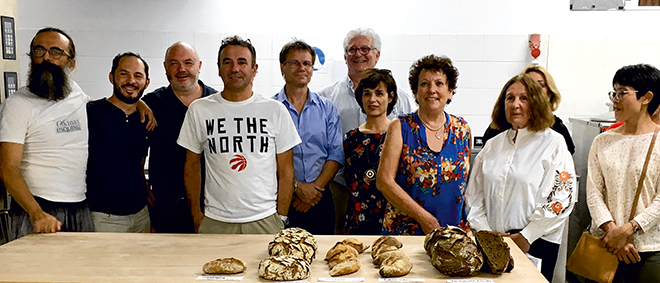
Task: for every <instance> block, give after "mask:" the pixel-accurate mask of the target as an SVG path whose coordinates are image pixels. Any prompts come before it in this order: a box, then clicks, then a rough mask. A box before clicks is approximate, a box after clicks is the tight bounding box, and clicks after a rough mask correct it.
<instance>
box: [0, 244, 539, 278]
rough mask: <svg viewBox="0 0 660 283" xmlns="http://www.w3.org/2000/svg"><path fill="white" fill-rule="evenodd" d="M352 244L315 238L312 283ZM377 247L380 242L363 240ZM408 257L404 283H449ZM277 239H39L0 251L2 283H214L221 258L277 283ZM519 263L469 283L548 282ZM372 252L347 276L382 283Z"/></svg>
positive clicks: (420, 252)
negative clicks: (421, 281) (331, 256)
mask: <svg viewBox="0 0 660 283" xmlns="http://www.w3.org/2000/svg"><path fill="white" fill-rule="evenodd" d="M345 237H346V236H316V239H317V241H318V244H319V251H318V254H317V256H316V259H315V260H314V262H313V263H312V271H311V275H310V277H309V278H308V279H307V280H308V281H309V282H318V281H317V280H318V278H319V277H330V275H329V272H328V267H327V264H326V262H325V261H324V260H323V258H324V257H325V253H326V252H327V251H328V250H329V249H330V248H331V247H332V246H333V245H334V244H335V243H336V242H337V241H341V240H343V239H344V238H345ZM356 238H358V239H359V240H361V241H363V242H365V243H368V244H371V243H372V242H373V241H374V240H375V239H377V238H378V237H377V236H357V237H356ZM396 238H397V239H398V240H399V241H401V242H402V243H403V244H404V245H403V248H402V250H403V251H404V252H406V254H408V256H409V257H410V258H411V260H412V262H413V269H412V270H411V272H410V274H408V275H406V276H404V277H403V278H425V280H426V282H446V279H461V278H451V277H447V276H445V275H443V274H441V273H440V272H438V271H437V270H436V269H435V268H434V267H433V266H432V265H431V262H430V259H429V257H428V255H426V252H425V251H424V247H423V243H424V237H419V236H397V237H396ZM272 239H273V235H174V234H120V233H117V234H113V233H62V232H60V233H55V234H34V235H29V236H26V237H23V238H21V239H18V240H15V241H13V242H10V243H8V244H5V245H3V246H0V282H197V283H201V282H210V281H199V280H196V278H197V277H198V276H200V275H203V272H202V266H203V265H204V263H206V262H207V261H210V260H214V259H217V258H223V257H237V258H240V259H242V260H243V261H244V262H245V263H246V265H247V270H246V271H245V272H244V273H242V274H239V275H236V276H244V278H243V280H242V281H241V282H272V281H268V280H264V279H262V278H260V277H259V276H258V272H257V270H258V266H259V261H261V260H262V259H264V258H266V257H268V253H267V247H268V242H270V241H271V240H272ZM507 242H508V243H509V246H511V253H512V255H513V257H514V259H515V263H516V264H515V269H514V270H513V271H512V272H511V273H504V274H503V275H499V276H498V275H492V274H484V273H477V274H476V275H477V276H474V277H471V278H470V279H492V280H493V281H494V282H524V283H534V282H547V281H546V280H545V278H544V277H543V276H542V275H541V274H540V273H539V272H538V270H537V269H536V268H535V267H534V266H533V265H532V263H531V262H530V261H529V260H528V259H527V258H526V257H525V255H524V254H523V253H522V252H521V251H520V250H519V249H518V248H517V247H516V245H515V244H513V242H511V240H510V239H508V238H507ZM369 252H370V250H367V251H366V252H365V253H363V254H361V255H360V256H359V258H360V260H361V263H362V268H360V270H359V271H358V272H357V273H353V274H349V275H345V276H342V277H340V278H346V277H363V278H365V282H378V278H379V275H378V269H376V268H375V267H374V265H373V264H372V263H371V255H370V253H369Z"/></svg>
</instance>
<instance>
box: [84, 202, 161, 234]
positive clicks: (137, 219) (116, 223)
mask: <svg viewBox="0 0 660 283" xmlns="http://www.w3.org/2000/svg"><path fill="white" fill-rule="evenodd" d="M91 214H92V221H93V222H94V230H95V231H96V232H112V233H149V232H150V231H151V222H150V221H149V211H148V210H147V207H146V206H145V207H144V208H143V209H142V210H140V211H138V212H137V213H135V214H129V215H115V214H107V213H103V212H95V211H92V212H91Z"/></svg>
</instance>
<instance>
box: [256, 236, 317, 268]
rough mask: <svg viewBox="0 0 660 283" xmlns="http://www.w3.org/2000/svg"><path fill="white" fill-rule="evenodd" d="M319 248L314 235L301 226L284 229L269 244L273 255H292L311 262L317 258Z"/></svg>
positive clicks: (269, 249) (269, 250) (269, 251)
mask: <svg viewBox="0 0 660 283" xmlns="http://www.w3.org/2000/svg"><path fill="white" fill-rule="evenodd" d="M317 249H318V245H317V243H316V239H315V238H314V236H312V234H310V233H309V232H307V231H306V230H304V229H300V228H287V229H284V230H282V231H280V232H279V233H278V234H277V235H275V239H273V241H272V242H270V243H269V244H268V253H269V254H270V255H271V256H280V255H292V256H296V257H299V258H302V259H304V260H305V261H307V263H310V264H311V263H312V260H314V258H316V251H317Z"/></svg>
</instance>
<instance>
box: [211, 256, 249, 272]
mask: <svg viewBox="0 0 660 283" xmlns="http://www.w3.org/2000/svg"><path fill="white" fill-rule="evenodd" d="M245 269H247V267H246V266H245V263H244V262H243V261H242V260H240V259H237V258H233V257H228V258H219V259H216V260H212V261H209V262H207V263H205V264H204V266H203V267H202V270H203V271H204V273H208V274H236V273H241V272H243V271H245Z"/></svg>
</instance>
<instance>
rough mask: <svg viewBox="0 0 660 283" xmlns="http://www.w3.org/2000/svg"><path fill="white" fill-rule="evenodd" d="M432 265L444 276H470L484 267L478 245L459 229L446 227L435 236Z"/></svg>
mask: <svg viewBox="0 0 660 283" xmlns="http://www.w3.org/2000/svg"><path fill="white" fill-rule="evenodd" d="M434 239H435V243H434V244H432V247H433V248H432V250H431V264H432V265H433V267H435V268H436V269H437V270H438V271H440V272H441V273H442V274H445V275H449V276H470V275H472V274H474V273H475V272H476V271H477V270H479V269H480V268H481V266H482V265H483V256H482V254H481V252H480V251H479V249H478V248H477V244H476V243H475V242H474V241H472V239H470V237H468V235H467V234H466V233H465V232H463V230H461V229H460V228H458V227H451V226H448V227H444V228H441V229H440V230H439V231H438V235H437V236H434Z"/></svg>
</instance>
